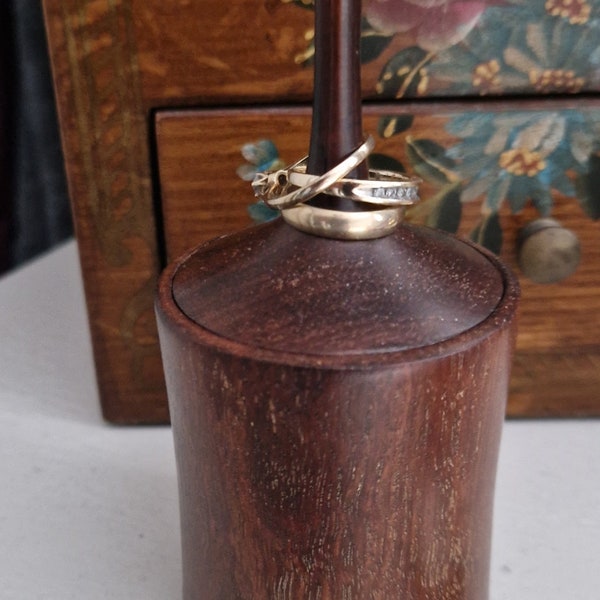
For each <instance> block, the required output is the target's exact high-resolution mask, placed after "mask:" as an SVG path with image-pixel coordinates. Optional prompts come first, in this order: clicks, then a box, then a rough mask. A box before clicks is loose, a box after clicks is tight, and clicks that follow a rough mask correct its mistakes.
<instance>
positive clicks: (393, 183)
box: [265, 161, 421, 206]
mask: <svg viewBox="0 0 600 600" xmlns="http://www.w3.org/2000/svg"><path fill="white" fill-rule="evenodd" d="M304 162H305V161H303V162H301V163H300V164H296V165H295V166H294V167H293V168H289V169H288V170H287V179H288V181H289V183H290V184H291V185H293V186H296V187H299V188H301V187H304V186H306V185H309V184H310V183H312V182H313V181H314V180H315V179H316V178H317V176H316V175H309V174H307V173H306V165H305V164H304ZM280 173H281V172H280ZM369 176H370V179H338V180H337V181H336V182H334V183H333V185H331V186H330V187H328V188H327V189H326V190H324V193H325V194H328V195H330V196H338V197H342V198H348V199H350V200H357V201H359V202H367V203H368V204H377V205H380V206H408V205H411V204H414V203H415V202H417V201H418V200H419V189H418V185H419V183H420V182H421V180H420V179H419V178H418V177H407V176H406V175H403V174H401V173H396V172H394V171H383V170H380V169H370V170H369ZM265 202H266V203H267V204H269V202H268V201H265Z"/></svg>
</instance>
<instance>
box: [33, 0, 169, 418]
mask: <svg viewBox="0 0 600 600" xmlns="http://www.w3.org/2000/svg"><path fill="white" fill-rule="evenodd" d="M44 8H45V14H46V24H47V30H48V38H49V47H50V54H51V58H52V67H53V75H54V81H55V89H56V95H57V104H58V112H59V117H60V125H61V134H62V139H63V148H64V155H65V164H66V170H67V177H68V183H69V192H70V196H71V203H72V207H73V214H74V221H75V229H76V233H77V238H78V242H79V252H80V258H81V264H82V270H83V277H84V285H85V291H86V299H87V304H88V312H89V316H90V327H91V332H92V340H93V345H94V353H95V357H96V364H97V366H98V369H97V374H98V382H99V386H100V392H101V395H102V399H103V402H102V407H103V412H104V415H105V417H106V418H107V419H108V420H111V421H116V422H125V423H128V422H139V421H145V422H164V421H166V420H167V419H168V411H167V406H166V402H165V392H164V382H163V376H162V367H161V362H160V356H159V352H158V342H157V334H156V323H155V320H154V317H153V311H152V297H153V291H154V285H155V281H156V277H157V275H158V272H159V270H160V252H159V247H158V243H157V229H156V227H157V225H156V222H155V219H154V210H153V198H152V188H151V170H150V151H149V144H148V115H147V113H146V111H145V109H144V106H143V102H142V94H141V83H140V80H139V68H138V64H137V55H136V52H135V48H134V40H133V38H132V35H131V29H130V28H131V15H130V13H129V8H130V6H129V2H127V1H125V0H113V1H110V2H92V3H90V2H84V1H82V0H48V1H46V2H45V3H44Z"/></svg>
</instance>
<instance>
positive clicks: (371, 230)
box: [281, 204, 402, 240]
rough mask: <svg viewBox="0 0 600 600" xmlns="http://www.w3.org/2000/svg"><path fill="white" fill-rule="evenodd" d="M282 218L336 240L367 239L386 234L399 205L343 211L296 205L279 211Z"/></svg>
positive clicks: (396, 219)
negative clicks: (396, 206)
mask: <svg viewBox="0 0 600 600" xmlns="http://www.w3.org/2000/svg"><path fill="white" fill-rule="evenodd" d="M281 216H282V217H283V219H284V221H285V222H286V223H288V224H289V225H292V226H293V227H295V228H296V229H299V230H300V231H304V232H305V233H312V234H314V235H320V236H321V237H327V238H333V239H338V240H371V239H375V238H380V237H384V236H386V235H388V234H390V233H391V232H392V231H393V230H394V229H395V227H396V225H398V223H399V222H400V220H401V217H402V208H384V209H379V210H367V211H361V212H346V211H341V210H331V209H327V208H319V207H317V206H310V205H309V204H298V205H297V206H294V207H292V208H286V209H285V210H282V211H281Z"/></svg>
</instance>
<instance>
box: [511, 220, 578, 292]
mask: <svg viewBox="0 0 600 600" xmlns="http://www.w3.org/2000/svg"><path fill="white" fill-rule="evenodd" d="M517 247H518V262H519V267H520V268H521V271H522V272H523V275H525V277H527V278H528V279H531V280H532V281H534V282H535V283H557V282H559V281H562V280H563V279H566V278H567V277H569V276H570V275H572V274H573V273H574V272H575V270H576V269H577V266H578V265H579V259H580V257H581V249H580V246H579V239H578V238H577V236H576V235H575V234H574V233H573V232H572V231H571V230H569V229H566V228H564V227H563V226H562V225H561V224H560V223H559V222H558V221H555V220H554V219H548V218H544V219H536V220H535V221H531V223H528V224H527V225H525V227H523V229H521V231H520V232H519V237H518V241H517Z"/></svg>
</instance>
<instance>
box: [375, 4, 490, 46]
mask: <svg viewBox="0 0 600 600" xmlns="http://www.w3.org/2000/svg"><path fill="white" fill-rule="evenodd" d="M486 6H487V3H486V2H485V1H484V0H480V1H478V0H366V2H365V9H364V13H365V16H366V18H367V20H368V22H369V24H370V25H371V27H373V28H374V29H376V30H378V31H381V32H382V33H385V34H396V35H398V36H399V37H402V38H403V40H404V44H405V45H406V46H412V45H416V46H419V47H421V48H422V49H423V50H426V51H427V52H439V51H440V50H443V49H445V48H448V47H450V46H453V45H454V44H457V43H458V42H460V41H462V40H463V39H464V38H465V37H466V36H467V35H468V34H469V32H470V31H471V30H472V29H473V27H475V25H476V24H477V21H478V20H479V17H480V16H481V14H482V13H483V11H484V10H485V9H486Z"/></svg>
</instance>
